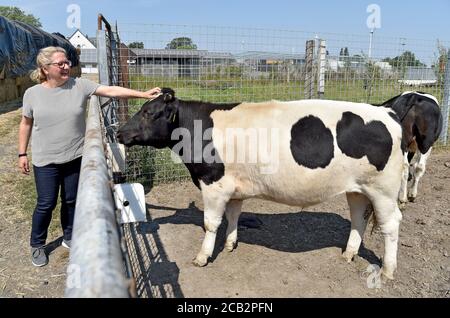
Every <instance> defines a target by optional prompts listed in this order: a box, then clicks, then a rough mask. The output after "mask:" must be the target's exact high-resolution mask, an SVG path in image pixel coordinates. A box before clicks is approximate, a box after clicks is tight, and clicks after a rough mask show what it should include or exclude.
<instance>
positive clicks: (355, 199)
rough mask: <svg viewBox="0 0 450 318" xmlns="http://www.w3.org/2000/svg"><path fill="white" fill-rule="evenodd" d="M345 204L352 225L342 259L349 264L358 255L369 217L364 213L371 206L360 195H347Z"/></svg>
mask: <svg viewBox="0 0 450 318" xmlns="http://www.w3.org/2000/svg"><path fill="white" fill-rule="evenodd" d="M347 202H348V206H349V207H350V218H351V221H352V225H351V230H350V236H349V238H348V242H347V247H346V249H345V252H344V253H343V254H342V257H343V258H344V259H345V260H347V262H349V263H350V262H351V261H352V259H353V257H354V256H355V255H357V254H358V250H359V246H360V245H361V242H362V239H363V237H364V231H365V230H366V226H367V221H368V219H369V216H370V213H366V211H367V209H368V208H371V206H370V201H369V199H367V197H366V196H365V195H364V194H360V193H347ZM368 212H370V211H368Z"/></svg>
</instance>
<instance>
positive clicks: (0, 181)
mask: <svg viewBox="0 0 450 318" xmlns="http://www.w3.org/2000/svg"><path fill="white" fill-rule="evenodd" d="M10 104H11V105H15V106H14V107H12V106H11V105H10ZM20 106H21V102H20V101H14V102H11V103H9V104H7V107H4V104H3V105H2V107H1V108H0V147H1V148H2V151H1V152H0V155H1V158H0V159H1V160H0V172H1V173H0V188H1V191H0V202H2V206H1V210H0V214H1V215H2V217H3V219H4V220H5V221H6V222H7V223H10V224H14V223H21V222H26V221H29V222H30V224H31V216H32V213H33V210H34V207H35V205H36V199H37V196H36V189H35V184H34V178H33V174H32V173H31V174H30V175H29V176H26V175H23V174H21V173H20V172H19V168H18V167H17V156H16V154H17V134H18V128H19V123H20V120H21V109H17V108H18V107H20ZM29 153H30V151H29ZM55 211H59V203H58V206H57V208H56V209H55ZM0 223H1V222H0ZM59 223H60V217H59V213H55V215H54V217H53V218H52V222H51V224H50V227H49V238H51V237H55V236H56V235H57V234H58V232H60V231H61V230H60V225H59ZM30 230H31V229H30Z"/></svg>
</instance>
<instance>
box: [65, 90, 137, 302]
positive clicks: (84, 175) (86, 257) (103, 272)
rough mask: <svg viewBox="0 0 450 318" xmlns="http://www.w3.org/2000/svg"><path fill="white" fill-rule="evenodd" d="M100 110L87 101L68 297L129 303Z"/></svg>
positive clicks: (94, 100) (92, 102) (67, 286)
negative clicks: (87, 109) (116, 298)
mask: <svg viewBox="0 0 450 318" xmlns="http://www.w3.org/2000/svg"><path fill="white" fill-rule="evenodd" d="M99 109H100V106H99V101H98V99H97V98H91V100H90V104H89V116H88V119H87V127H86V135H85V144H84V149H83V159H82V162H81V173H80V181H79V187H78V195H77V203H76V213H75V220H74V229H73V234H72V246H71V250H70V261H69V266H68V269H67V273H68V276H67V282H66V291H65V296H66V297H71V298H72V297H77V298H79V297H128V296H129V293H128V287H129V286H128V281H127V279H126V277H125V272H126V271H125V268H124V262H123V258H122V254H121V248H120V241H119V233H118V228H117V220H116V214H115V206H114V201H113V197H112V193H111V183H110V176H109V174H108V166H107V163H106V156H105V152H104V142H103V136H102V132H103V129H102V126H101V122H100V111H99Z"/></svg>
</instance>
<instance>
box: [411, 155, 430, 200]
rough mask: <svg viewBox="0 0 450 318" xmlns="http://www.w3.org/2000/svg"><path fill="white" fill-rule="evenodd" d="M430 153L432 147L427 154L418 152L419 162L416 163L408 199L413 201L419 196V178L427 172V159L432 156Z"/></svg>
mask: <svg viewBox="0 0 450 318" xmlns="http://www.w3.org/2000/svg"><path fill="white" fill-rule="evenodd" d="M430 154H431V148H430V150H428V152H427V153H425V154H422V153H420V152H418V156H419V158H418V160H417V163H416V164H414V170H413V182H412V186H411V188H410V189H409V191H408V199H409V201H411V202H414V200H415V199H416V197H417V186H418V184H419V180H420V179H421V178H422V177H423V175H424V173H425V166H426V163H427V159H428V157H429V156H430Z"/></svg>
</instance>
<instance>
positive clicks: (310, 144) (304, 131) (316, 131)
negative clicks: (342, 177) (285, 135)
mask: <svg viewBox="0 0 450 318" xmlns="http://www.w3.org/2000/svg"><path fill="white" fill-rule="evenodd" d="M291 152H292V156H293V157H294V159H295V161H296V162H297V163H298V164H299V165H302V166H305V167H307V168H311V169H315V168H325V167H326V166H328V165H329V164H330V162H331V159H333V156H334V146H333V135H332V134H331V131H330V129H328V128H327V127H325V125H324V123H323V122H322V120H320V119H319V118H317V117H314V116H307V117H303V118H301V119H300V120H299V121H297V122H296V123H295V124H294V125H293V126H292V129H291Z"/></svg>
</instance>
